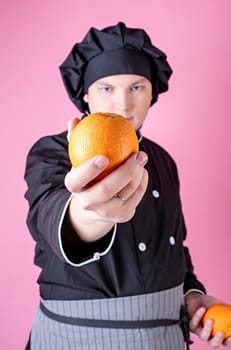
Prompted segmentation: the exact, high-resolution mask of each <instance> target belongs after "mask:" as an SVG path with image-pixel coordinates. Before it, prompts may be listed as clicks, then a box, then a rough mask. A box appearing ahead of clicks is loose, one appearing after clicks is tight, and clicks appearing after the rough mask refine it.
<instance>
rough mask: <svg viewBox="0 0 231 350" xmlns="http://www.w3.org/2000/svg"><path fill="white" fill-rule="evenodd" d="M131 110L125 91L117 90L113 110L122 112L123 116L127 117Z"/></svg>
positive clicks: (129, 99)
mask: <svg viewBox="0 0 231 350" xmlns="http://www.w3.org/2000/svg"><path fill="white" fill-rule="evenodd" d="M130 110H131V98H130V97H129V94H128V93H127V92H125V91H121V92H118V93H117V95H116V97H115V112H116V113H118V114H122V115H123V116H124V117H129V112H130Z"/></svg>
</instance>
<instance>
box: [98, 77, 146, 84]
mask: <svg viewBox="0 0 231 350" xmlns="http://www.w3.org/2000/svg"><path fill="white" fill-rule="evenodd" d="M145 81H146V79H145V78H140V79H138V80H135V81H134V82H132V83H131V84H130V85H131V86H132V85H136V84H141V83H144V82H145ZM96 84H97V85H99V86H100V85H108V86H113V83H111V82H108V81H105V80H101V79H100V80H98V81H97V82H96Z"/></svg>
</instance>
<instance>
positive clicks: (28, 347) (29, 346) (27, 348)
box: [25, 334, 31, 350]
mask: <svg viewBox="0 0 231 350" xmlns="http://www.w3.org/2000/svg"><path fill="white" fill-rule="evenodd" d="M30 337H31V334H30V335H29V339H28V342H27V344H26V347H25V350H30V349H31V345H30Z"/></svg>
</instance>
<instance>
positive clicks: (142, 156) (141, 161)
mask: <svg viewBox="0 0 231 350" xmlns="http://www.w3.org/2000/svg"><path fill="white" fill-rule="evenodd" d="M136 160H137V163H138V164H139V165H144V164H145V163H147V160H148V157H147V155H146V154H145V153H141V152H139V153H137V155H136Z"/></svg>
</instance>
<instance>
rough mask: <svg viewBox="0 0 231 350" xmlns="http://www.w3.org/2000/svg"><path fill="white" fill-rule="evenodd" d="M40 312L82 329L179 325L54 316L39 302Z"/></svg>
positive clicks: (153, 321) (175, 321) (54, 314)
mask: <svg viewBox="0 0 231 350" xmlns="http://www.w3.org/2000/svg"><path fill="white" fill-rule="evenodd" d="M40 309H41V311H42V312H43V313H44V314H45V315H46V316H47V317H49V318H51V319H52V320H55V321H58V322H63V323H67V324H71V325H75V326H83V327H96V328H155V327H164V326H172V325H174V324H177V323H178V324H179V323H180V320H171V319H155V320H136V321H129V320H118V321H117V320H102V319H86V318H79V317H69V316H63V315H59V314H56V313H54V312H52V311H50V310H48V309H47V308H46V306H45V305H44V304H43V303H42V302H40Z"/></svg>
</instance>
